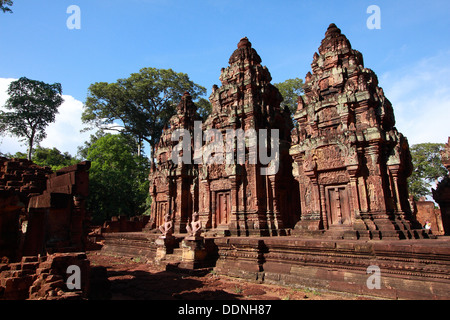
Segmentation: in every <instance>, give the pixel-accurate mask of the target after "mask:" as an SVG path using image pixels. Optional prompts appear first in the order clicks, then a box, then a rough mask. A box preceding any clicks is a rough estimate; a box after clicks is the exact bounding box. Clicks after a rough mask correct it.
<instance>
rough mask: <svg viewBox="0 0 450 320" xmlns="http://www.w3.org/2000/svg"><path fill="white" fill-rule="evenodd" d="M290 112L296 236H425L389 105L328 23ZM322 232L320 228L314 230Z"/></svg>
mask: <svg viewBox="0 0 450 320" xmlns="http://www.w3.org/2000/svg"><path fill="white" fill-rule="evenodd" d="M311 68H312V72H313V73H312V74H311V73H308V74H307V75H306V81H305V86H304V90H305V95H304V96H303V97H299V100H298V109H297V112H296V114H295V116H294V118H295V119H296V120H297V123H298V126H297V127H296V128H295V129H294V130H293V132H292V140H293V145H292V146H291V149H290V154H291V155H292V156H293V158H294V161H295V164H294V167H293V173H294V176H295V177H296V179H297V180H298V181H299V184H300V195H299V196H300V199H301V208H302V209H301V213H302V217H301V221H300V222H299V223H298V224H297V226H296V229H297V231H298V233H299V234H303V235H307V234H315V235H316V236H318V235H319V234H320V233H321V234H324V235H325V236H328V237H332V238H346V239H357V238H363V239H371V238H374V239H381V238H383V239H386V238H414V237H424V236H426V234H425V233H424V232H422V231H421V230H418V231H413V230H412V229H414V228H419V229H420V228H421V227H420V225H418V224H417V222H416V221H415V220H414V219H413V216H412V214H411V210H410V206H409V203H408V191H407V184H406V178H407V177H408V176H409V175H410V174H411V170H412V164H411V156H410V153H409V147H408V141H407V140H406V138H405V137H404V136H403V135H402V134H401V133H399V132H398V131H397V129H396V128H395V126H394V125H395V118H394V113H393V109H392V105H391V103H390V102H389V100H388V99H387V98H386V97H385V96H384V93H383V89H382V88H380V87H379V86H378V79H377V76H376V75H375V73H374V72H373V71H372V70H370V69H367V68H365V67H364V64H363V58H362V55H361V53H360V52H358V51H356V50H353V49H352V47H351V45H350V42H349V41H348V39H347V38H346V37H345V36H344V35H343V34H342V33H341V30H340V29H339V28H337V27H336V25H334V24H331V25H330V26H329V28H328V30H327V32H326V33H325V38H324V39H323V40H322V43H321V45H320V47H319V54H317V53H315V54H314V58H313V62H312V64H311ZM320 230H323V231H325V232H318V231H320Z"/></svg>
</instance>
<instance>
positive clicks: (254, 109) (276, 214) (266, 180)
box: [199, 38, 299, 236]
mask: <svg viewBox="0 0 450 320" xmlns="http://www.w3.org/2000/svg"><path fill="white" fill-rule="evenodd" d="M271 79H272V77H271V75H270V72H269V70H268V69H267V68H266V67H265V66H262V65H261V58H260V56H259V55H258V53H257V52H256V50H255V49H253V48H252V45H251V43H250V41H249V40H248V39H247V38H243V39H241V40H240V42H239V43H238V46H237V49H236V50H235V51H234V52H233V54H232V55H231V57H230V59H229V66H228V67H227V68H223V69H222V72H221V75H220V81H221V83H222V85H221V87H217V86H214V87H213V92H212V94H211V96H210V101H211V103H212V109H213V110H212V114H211V115H210V116H209V117H208V119H207V120H206V122H205V123H204V126H203V129H204V130H208V129H216V130H218V131H219V132H221V134H222V136H223V141H226V132H227V130H235V131H236V130H242V131H243V132H245V133H246V134H248V133H251V132H255V133H256V134H259V133H260V132H261V130H264V129H266V130H268V131H267V132H268V133H269V134H270V132H271V131H270V129H274V130H277V132H278V134H279V140H278V141H276V143H277V144H278V146H279V155H280V157H279V163H278V165H279V168H278V170H277V171H276V172H273V173H272V174H262V173H261V172H262V171H261V169H265V168H267V167H268V166H269V165H272V163H271V164H264V163H263V162H262V161H261V158H260V156H261V154H260V153H259V152H257V153H258V154H257V155H256V158H257V159H256V160H257V161H256V163H255V162H254V163H252V161H251V157H252V156H251V154H252V151H251V146H250V144H246V147H245V162H244V163H238V162H237V161H235V162H234V163H231V164H227V163H223V164H217V163H213V164H204V163H202V164H199V188H200V189H199V195H200V199H199V214H200V219H201V221H202V222H203V225H204V226H205V227H206V228H207V229H213V230H215V232H216V233H218V234H232V235H239V236H248V235H258V236H259V235H284V234H286V230H285V228H289V227H293V226H294V224H295V223H296V222H297V221H298V219H299V215H298V210H295V209H296V206H295V203H296V202H295V197H294V195H296V193H294V192H292V191H293V190H295V189H294V188H293V187H292V185H293V184H294V183H295V180H294V179H293V176H292V172H291V171H292V170H291V163H292V160H291V158H290V156H289V145H290V130H291V129H292V127H293V125H292V120H291V118H290V113H289V111H288V110H287V109H283V108H281V107H280V103H281V101H282V100H283V98H282V96H281V94H280V93H279V91H278V89H277V88H276V87H275V86H273V85H272V84H271V83H270V81H271ZM268 139H269V137H268V138H267V141H268ZM246 142H248V140H246ZM235 143H236V142H235V141H234V140H233V141H232V144H234V145H235ZM261 143H264V141H261V140H260V139H259V137H258V141H257V143H256V144H255V145H254V147H255V148H256V149H254V150H258V151H259V146H260V145H261ZM234 159H235V160H237V155H236V157H235V158H234ZM291 213H295V214H297V216H295V215H294V216H292V215H291Z"/></svg>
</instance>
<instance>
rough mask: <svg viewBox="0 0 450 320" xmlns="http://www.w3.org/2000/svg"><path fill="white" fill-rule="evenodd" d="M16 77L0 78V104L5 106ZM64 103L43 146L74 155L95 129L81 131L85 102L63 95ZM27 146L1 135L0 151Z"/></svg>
mask: <svg viewBox="0 0 450 320" xmlns="http://www.w3.org/2000/svg"><path fill="white" fill-rule="evenodd" d="M14 80H16V79H4V78H0V106H3V105H4V104H5V102H6V100H7V99H8V95H7V93H6V91H7V89H8V86H9V83H10V82H11V81H14ZM62 97H63V99H64V102H63V104H62V105H61V106H60V107H59V109H58V111H59V113H58V114H57V115H56V119H55V122H53V123H51V124H50V125H49V126H48V127H47V129H46V133H47V137H46V138H45V139H44V140H43V141H42V142H41V146H42V147H46V148H57V149H58V150H59V151H61V152H66V151H67V152H69V153H70V154H71V155H72V156H75V155H76V153H77V147H78V146H81V145H83V143H84V141H87V140H89V137H90V135H91V134H92V133H93V132H94V131H89V132H83V133H80V130H81V129H83V128H84V125H83V124H82V123H81V114H82V112H83V102H81V101H79V100H77V99H75V98H74V97H72V96H70V95H63V96H62ZM26 149H27V147H26V146H25V145H24V144H23V143H20V142H19V139H17V138H12V137H9V136H6V137H0V151H1V152H3V153H8V152H9V153H11V154H14V153H16V152H17V151H21V152H24V153H25V152H26Z"/></svg>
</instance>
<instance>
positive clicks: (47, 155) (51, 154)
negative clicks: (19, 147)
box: [31, 146, 80, 171]
mask: <svg viewBox="0 0 450 320" xmlns="http://www.w3.org/2000/svg"><path fill="white" fill-rule="evenodd" d="M31 159H32V160H33V162H34V163H36V164H37V165H39V166H42V167H50V168H51V169H52V170H53V171H56V170H59V169H62V168H64V167H68V166H71V165H74V164H77V163H78V162H80V160H79V159H77V158H75V157H72V156H71V155H70V154H69V153H68V152H64V153H61V151H59V150H58V149H57V148H43V147H41V146H37V147H36V148H35V150H34V152H33V155H32V156H31Z"/></svg>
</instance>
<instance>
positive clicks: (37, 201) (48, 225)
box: [0, 158, 90, 261]
mask: <svg viewBox="0 0 450 320" xmlns="http://www.w3.org/2000/svg"><path fill="white" fill-rule="evenodd" d="M89 167H90V163H89V162H82V163H79V164H76V165H73V166H70V167H67V168H63V169H61V170H58V171H57V172H54V173H52V171H51V170H50V169H49V168H42V167H39V166H37V165H35V164H34V163H33V162H31V161H28V160H26V159H6V158H0V258H2V257H7V258H8V260H9V261H20V259H21V256H22V255H25V256H35V255H38V254H44V253H45V252H55V251H77V250H83V249H84V246H85V238H86V236H87V225H88V220H89V217H88V216H87V214H86V211H85V208H84V202H85V198H86V197H87V194H88V184H89V175H88V169H89Z"/></svg>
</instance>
